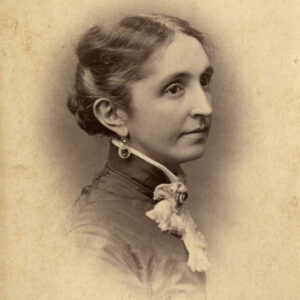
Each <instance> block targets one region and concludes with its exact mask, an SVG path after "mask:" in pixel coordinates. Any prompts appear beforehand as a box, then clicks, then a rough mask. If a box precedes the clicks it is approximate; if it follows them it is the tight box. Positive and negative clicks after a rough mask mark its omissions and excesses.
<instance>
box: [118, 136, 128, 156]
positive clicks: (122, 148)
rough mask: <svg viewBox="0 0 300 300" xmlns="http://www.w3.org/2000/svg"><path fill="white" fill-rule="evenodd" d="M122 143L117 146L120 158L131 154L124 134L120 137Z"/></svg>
mask: <svg viewBox="0 0 300 300" xmlns="http://www.w3.org/2000/svg"><path fill="white" fill-rule="evenodd" d="M121 141H122V145H121V146H120V147H119V151H118V153H119V156H120V157H121V158H124V159H127V158H128V157H129V156H130V155H131V150H130V147H129V146H128V145H126V143H127V140H126V137H125V136H122V137H121Z"/></svg>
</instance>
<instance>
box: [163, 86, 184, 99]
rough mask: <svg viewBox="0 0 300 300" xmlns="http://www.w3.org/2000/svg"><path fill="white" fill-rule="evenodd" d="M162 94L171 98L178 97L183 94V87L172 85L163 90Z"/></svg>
mask: <svg viewBox="0 0 300 300" xmlns="http://www.w3.org/2000/svg"><path fill="white" fill-rule="evenodd" d="M164 93H165V94H167V95H171V96H179V95H182V94H183V93H184V87H183V85H182V84H180V83H172V84H170V85H169V86H168V87H167V88H166V89H165V90H164Z"/></svg>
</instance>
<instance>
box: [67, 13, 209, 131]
mask: <svg viewBox="0 0 300 300" xmlns="http://www.w3.org/2000/svg"><path fill="white" fill-rule="evenodd" d="M176 32H182V33H185V34H187V35H189V36H192V37H195V38H196V39H197V40H199V42H200V43H201V44H203V42H204V41H203V35H202V33H200V32H199V31H197V30H196V29H194V28H193V27H191V26H190V25H189V23H188V22H186V21H184V20H182V19H179V18H176V17H171V16H167V15H162V14H153V15H138V16H130V17H125V18H124V19H123V20H121V21H120V23H119V24H118V25H116V26H115V27H113V28H111V29H110V30H104V29H103V28H101V26H95V27H92V28H91V29H90V30H88V31H87V33H86V34H85V35H83V37H82V38H81V40H80V42H79V44H78V46H77V50H76V54H77V56H78V64H77V69H76V75H75V84H74V90H73V93H72V94H71V95H70V96H69V98H68V104H67V105H68V108H69V110H70V111H71V113H72V114H73V115H75V117H76V119H77V122H78V124H79V126H80V127H81V128H82V129H83V130H85V131H86V132H87V133H88V134H91V135H92V134H99V133H101V134H104V135H106V136H113V135H114V133H113V132H112V131H111V130H109V129H108V128H106V127H105V126H103V125H102V124H101V123H100V122H99V121H98V120H97V119H96V117H95V115H94V112H93V103H94V102H95V101H96V100H97V99H99V98H107V99H110V100H111V101H112V103H113V105H114V106H115V107H118V108H122V109H124V110H125V111H126V112H128V110H129V103H130V99H131V94H130V90H129V88H128V84H129V83H131V82H134V81H138V80H141V79H143V78H146V76H147V72H146V71H145V70H144V69H143V65H144V63H145V62H146V61H147V60H148V59H149V57H150V56H151V54H153V53H154V52H155V51H156V50H157V49H158V48H159V47H161V46H162V45H166V44H168V43H171V42H172V40H173V37H174V35H175V33H176Z"/></svg>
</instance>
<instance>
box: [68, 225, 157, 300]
mask: <svg viewBox="0 0 300 300" xmlns="http://www.w3.org/2000/svg"><path fill="white" fill-rule="evenodd" d="M68 239H69V241H70V244H71V245H72V246H73V247H74V248H75V250H73V254H72V256H73V261H74V264H79V265H80V266H81V267H80V269H81V271H80V272H82V273H84V274H85V275H84V277H85V278H89V280H88V285H87V287H86V292H87V293H88V295H89V298H85V299H89V300H94V299H101V300H102V299H106V298H107V299H111V300H114V299H132V300H134V299H145V300H148V299H154V298H152V297H151V289H150V287H149V286H148V285H147V284H145V283H144V282H141V281H140V278H139V271H138V266H137V265H136V260H135V258H134V257H133V256H132V253H131V252H130V250H129V249H130V248H128V247H126V244H124V243H122V241H120V240H119V239H117V238H116V237H114V236H113V235H112V234H111V233H110V232H109V231H107V230H106V229H104V228H102V227H101V226H99V225H81V226H80V227H78V228H76V229H74V230H72V231H71V232H70V233H69V234H68Z"/></svg>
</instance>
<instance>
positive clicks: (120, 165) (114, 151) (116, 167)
mask: <svg viewBox="0 0 300 300" xmlns="http://www.w3.org/2000/svg"><path fill="white" fill-rule="evenodd" d="M106 166H107V167H108V168H110V169H111V170H113V171H115V172H117V173H119V174H121V175H123V176H125V177H127V178H128V179H129V180H131V181H134V182H136V183H138V184H140V185H142V186H144V187H145V188H146V189H147V190H148V191H149V192H151V193H153V191H154V189H155V188H156V186H157V185H159V184H162V183H170V182H171V180H170V179H169V177H168V176H167V175H166V174H165V173H164V172H163V171H162V170H161V169H159V168H158V167H157V166H155V165H153V164H151V163H149V162H147V161H146V160H144V159H142V158H141V157H138V156H137V155H135V154H133V153H131V155H130V157H129V158H127V159H123V158H121V157H120V156H119V154H118V147H117V146H115V145H114V144H113V143H112V142H110V147H109V153H108V159H107V163H106Z"/></svg>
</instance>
